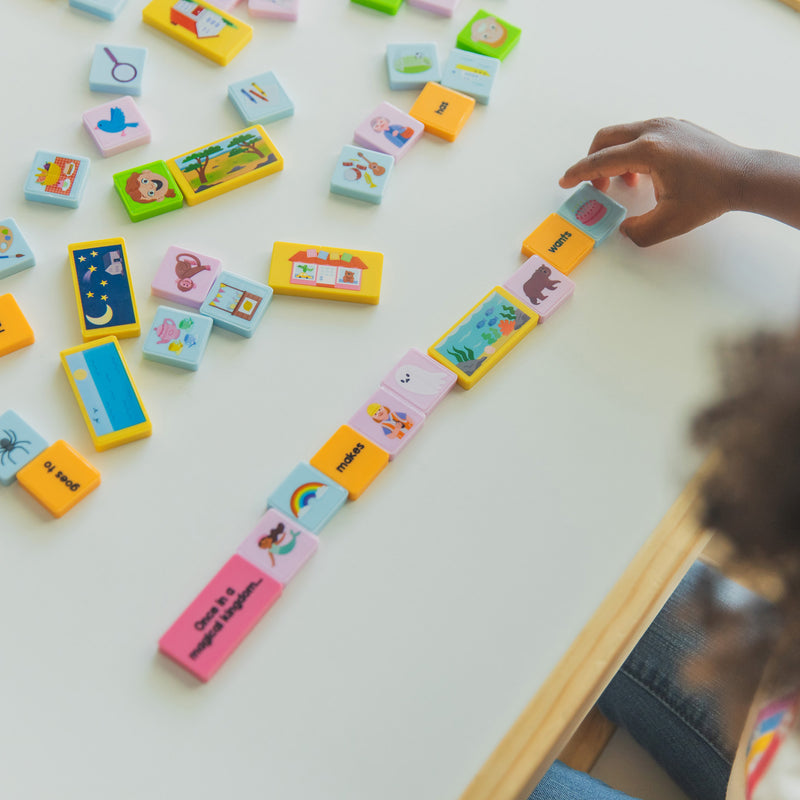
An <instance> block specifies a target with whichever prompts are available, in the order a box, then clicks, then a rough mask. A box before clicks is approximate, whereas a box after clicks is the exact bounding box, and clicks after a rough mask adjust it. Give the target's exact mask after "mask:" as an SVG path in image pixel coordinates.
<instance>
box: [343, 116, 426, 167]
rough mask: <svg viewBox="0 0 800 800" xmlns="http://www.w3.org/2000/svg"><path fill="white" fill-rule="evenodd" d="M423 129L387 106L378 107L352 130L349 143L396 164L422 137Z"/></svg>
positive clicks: (417, 121)
mask: <svg viewBox="0 0 800 800" xmlns="http://www.w3.org/2000/svg"><path fill="white" fill-rule="evenodd" d="M424 130H425V126H424V125H423V124H422V123H421V122H420V121H419V120H417V119H414V117H412V116H409V115H408V114H406V113H405V112H403V111H401V110H400V109H399V108H395V106H393V105H392V104H391V103H381V104H380V105H379V106H378V107H377V108H375V109H373V110H372V112H371V113H370V114H369V116H368V117H367V118H366V119H365V120H364V121H363V122H362V123H361V124H360V125H359V126H358V127H357V128H356V130H355V133H354V134H353V141H354V142H355V143H356V144H359V145H361V146H362V147H369V148H371V149H372V150H377V151H378V152H379V153H387V154H388V155H390V156H394V158H395V161H399V160H400V159H401V158H402V157H403V156H404V155H405V154H406V153H407V152H408V151H409V150H410V149H411V148H412V146H413V145H414V143H415V142H416V141H417V140H418V139H419V137H420V136H422V133H423V131H424Z"/></svg>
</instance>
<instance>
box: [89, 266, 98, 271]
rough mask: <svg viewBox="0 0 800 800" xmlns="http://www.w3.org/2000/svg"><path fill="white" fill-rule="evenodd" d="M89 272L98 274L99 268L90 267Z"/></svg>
mask: <svg viewBox="0 0 800 800" xmlns="http://www.w3.org/2000/svg"><path fill="white" fill-rule="evenodd" d="M89 272H97V267H89Z"/></svg>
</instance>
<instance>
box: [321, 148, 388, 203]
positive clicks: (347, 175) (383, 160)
mask: <svg viewBox="0 0 800 800" xmlns="http://www.w3.org/2000/svg"><path fill="white" fill-rule="evenodd" d="M393 167H394V156H390V155H387V154H386V153H378V152H376V151H375V150H368V149H367V148H366V147H355V146H353V145H349V144H348V145H345V146H344V147H343V148H342V152H341V153H340V154H339V158H338V159H337V160H336V166H335V167H334V170H333V176H332V177H331V192H333V193H334V194H343V195H345V196H346V197H353V198H355V199H356V200H366V201H367V202H368V203H380V202H381V200H383V193H384V191H385V190H386V183H387V182H388V180H389V176H390V175H391V174H392V168H393Z"/></svg>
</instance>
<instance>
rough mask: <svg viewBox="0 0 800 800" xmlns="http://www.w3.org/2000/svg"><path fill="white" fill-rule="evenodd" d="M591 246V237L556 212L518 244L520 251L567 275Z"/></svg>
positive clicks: (592, 243)
mask: <svg viewBox="0 0 800 800" xmlns="http://www.w3.org/2000/svg"><path fill="white" fill-rule="evenodd" d="M593 247H594V239H592V237H591V236H589V235H588V234H586V233H584V232H583V231H581V230H578V228H576V227H575V226H574V225H570V223H569V222H567V221H566V220H565V219H564V217H562V216H561V215H560V214H551V215H550V216H549V217H548V218H547V219H546V220H545V221H544V222H543V223H542V224H541V225H539V227H538V228H536V230H534V231H533V232H532V233H531V234H529V236H528V237H527V238H526V239H525V241H524V242H523V243H522V254H523V255H525V256H528V257H530V256H533V255H537V256H541V257H542V258H543V259H544V260H545V261H547V263H548V264H552V265H553V266H554V267H555V268H556V269H557V270H559V271H560V272H563V273H564V274H565V275H569V273H570V272H572V270H573V269H575V267H577V266H578V264H580V263H581V261H583V259H584V258H586V256H588V255H589V253H590V252H591V251H592V248H593Z"/></svg>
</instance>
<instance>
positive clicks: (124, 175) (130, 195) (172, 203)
mask: <svg viewBox="0 0 800 800" xmlns="http://www.w3.org/2000/svg"><path fill="white" fill-rule="evenodd" d="M114 188H115V189H116V190H117V194H118V195H119V199H120V200H121V201H122V205H123V206H125V210H126V211H127V212H128V216H129V217H130V219H131V222H141V221H142V220H143V219H150V217H157V216H158V215H159V214H166V213H167V212H168V211H176V210H177V209H179V208H181V207H182V206H183V193H182V192H181V190H180V189H179V188H178V184H177V183H176V182H175V179H174V178H173V177H172V173H171V172H170V171H169V169H168V168H167V165H166V164H165V163H164V162H163V161H151V162H150V163H149V164H142V166H140V167H133V168H132V169H126V170H123V171H122V172H117V173H115V174H114Z"/></svg>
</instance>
